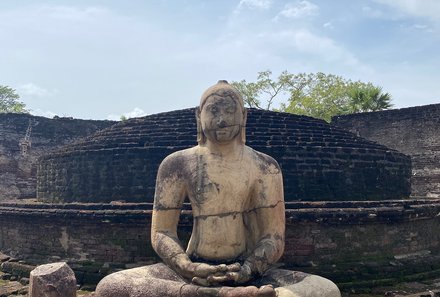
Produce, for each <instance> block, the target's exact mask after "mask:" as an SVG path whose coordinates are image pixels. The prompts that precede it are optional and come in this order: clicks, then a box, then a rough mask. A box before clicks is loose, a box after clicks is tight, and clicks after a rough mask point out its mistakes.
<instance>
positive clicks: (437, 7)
mask: <svg viewBox="0 0 440 297" xmlns="http://www.w3.org/2000/svg"><path fill="white" fill-rule="evenodd" d="M374 1H375V2H377V3H380V4H384V5H387V6H389V7H391V8H394V9H396V10H397V11H399V12H401V13H404V14H406V15H409V16H413V17H426V18H429V19H431V20H434V21H440V1H438V0H399V1H396V0H374Z"/></svg>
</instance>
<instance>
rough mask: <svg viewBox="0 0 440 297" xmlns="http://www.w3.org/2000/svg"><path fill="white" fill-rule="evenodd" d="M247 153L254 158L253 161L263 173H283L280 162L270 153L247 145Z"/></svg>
mask: <svg viewBox="0 0 440 297" xmlns="http://www.w3.org/2000/svg"><path fill="white" fill-rule="evenodd" d="M245 149H246V154H247V155H248V157H249V158H250V159H251V160H252V163H254V165H255V166H256V167H257V169H258V170H259V171H260V172H261V173H263V174H278V173H281V169H280V165H279V164H278V162H277V161H276V160H275V159H274V158H272V157H271V156H269V155H266V154H265V153H262V152H259V151H256V150H254V149H253V148H250V147H248V146H245Z"/></svg>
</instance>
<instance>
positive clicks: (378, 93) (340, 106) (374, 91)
mask: <svg viewBox="0 0 440 297" xmlns="http://www.w3.org/2000/svg"><path fill="white" fill-rule="evenodd" d="M271 75H272V72H271V71H262V72H259V73H258V77H257V81H256V82H250V83H248V82H246V80H242V81H240V82H232V84H233V85H234V86H235V87H236V88H237V89H238V90H239V91H240V92H241V93H242V95H243V99H244V101H245V104H246V105H247V106H249V107H254V108H260V109H263V108H264V109H270V108H271V106H272V105H273V103H274V99H275V98H276V97H278V98H279V97H283V96H284V98H282V99H284V100H285V101H287V102H283V103H281V104H280V108H279V110H280V111H284V112H290V113H295V114H301V115H308V116H312V117H315V118H321V119H324V120H326V121H330V120H331V117H332V116H335V115H341V114H348V113H356V112H363V111H377V110H382V109H387V108H390V107H391V106H392V105H391V103H390V101H391V96H390V94H388V93H385V94H383V93H382V88H380V87H377V86H374V85H373V84H372V83H364V82H361V81H356V82H353V81H351V80H347V79H344V78H343V77H341V76H337V75H333V74H324V73H321V72H318V73H299V74H291V73H288V72H287V71H283V72H282V73H281V74H280V75H279V76H278V79H276V80H273V79H272V78H271ZM262 101H264V102H266V104H265V106H264V107H262V106H263V103H262Z"/></svg>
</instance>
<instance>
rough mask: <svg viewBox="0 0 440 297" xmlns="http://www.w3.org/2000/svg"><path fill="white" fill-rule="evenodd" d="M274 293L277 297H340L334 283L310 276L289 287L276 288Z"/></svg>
mask: <svg viewBox="0 0 440 297" xmlns="http://www.w3.org/2000/svg"><path fill="white" fill-rule="evenodd" d="M276 292H277V296H278V297H305V296H307V297H341V292H340V291H339V289H338V287H337V286H336V284H335V283H334V282H332V281H331V280H329V279H326V278H324V277H321V276H317V275H312V274H309V275H307V276H306V277H305V278H303V279H302V280H300V281H298V282H295V283H293V284H291V285H287V286H284V287H278V288H276Z"/></svg>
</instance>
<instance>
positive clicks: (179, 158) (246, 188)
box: [95, 81, 340, 297]
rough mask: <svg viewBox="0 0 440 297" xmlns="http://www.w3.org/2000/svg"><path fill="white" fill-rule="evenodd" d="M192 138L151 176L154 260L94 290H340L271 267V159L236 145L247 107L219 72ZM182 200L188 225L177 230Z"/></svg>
mask: <svg viewBox="0 0 440 297" xmlns="http://www.w3.org/2000/svg"><path fill="white" fill-rule="evenodd" d="M196 117H197V141H198V145H197V146H195V147H192V148H189V149H186V150H182V151H178V152H176V153H173V154H171V155H169V156H168V157H166V158H165V159H164V160H163V162H162V163H161V165H160V167H159V171H158V175H157V182H156V193H155V197H154V209H153V216H152V227H151V243H152V245H153V248H154V250H155V251H156V253H157V254H158V255H159V256H160V257H161V259H162V260H163V263H160V264H154V265H150V266H144V267H139V268H134V269H128V270H123V271H120V272H116V273H113V274H110V275H108V276H106V277H105V278H104V279H103V280H102V281H101V282H100V283H99V284H98V286H97V289H96V293H95V294H96V295H97V296H98V297H110V296H111V297H147V296H148V297H153V296H161V297H166V296H170V297H171V296H184V297H190V296H191V297H192V296H218V297H238V296H241V297H254V296H260V297H263V296H267V297H272V296H279V297H283V296H284V297H340V292H339V290H338V288H337V286H336V285H335V284H334V283H333V282H331V281H329V280H327V279H325V278H322V277H320V276H316V275H311V274H306V273H302V272H296V271H289V270H284V269H278V268H275V263H276V262H277V261H278V260H279V259H280V257H281V256H282V254H283V251H284V229H285V212H284V196H283V179H282V174H281V170H280V167H279V165H278V163H277V162H276V161H275V160H274V159H273V158H271V157H269V156H267V155H265V154H263V153H260V152H257V151H255V150H253V149H252V148H250V147H248V146H246V145H245V140H246V137H245V135H246V134H245V132H246V131H245V126H246V109H245V108H244V104H243V99H242V97H241V95H240V94H239V92H238V91H237V90H236V89H235V88H233V87H232V86H230V85H229V84H228V83H227V82H226V81H219V82H218V83H217V84H216V85H214V86H212V87H210V88H208V89H207V90H206V91H205V92H204V94H203V95H202V98H201V101H200V106H199V108H198V109H197V111H196ZM185 199H188V200H189V202H190V203H191V207H192V212H193V218H194V222H193V230H192V234H191V238H190V240H189V243H188V246H187V247H186V250H185V249H184V247H183V246H182V243H181V242H180V240H179V238H178V236H177V225H178V222H179V216H180V212H181V209H182V206H183V202H184V201H185Z"/></svg>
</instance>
